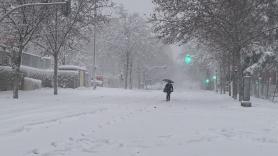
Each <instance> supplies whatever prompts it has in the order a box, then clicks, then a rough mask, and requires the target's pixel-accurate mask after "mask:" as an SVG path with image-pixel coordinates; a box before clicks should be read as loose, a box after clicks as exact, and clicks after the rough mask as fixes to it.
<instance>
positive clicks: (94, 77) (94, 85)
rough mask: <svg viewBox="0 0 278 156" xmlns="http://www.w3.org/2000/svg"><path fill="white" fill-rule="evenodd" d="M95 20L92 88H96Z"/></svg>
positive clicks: (95, 3) (95, 0) (95, 11)
mask: <svg viewBox="0 0 278 156" xmlns="http://www.w3.org/2000/svg"><path fill="white" fill-rule="evenodd" d="M96 5H97V0H94V7H95V8H94V18H95V19H96V18H97V6H96ZM96 27H97V26H96V22H95V23H94V41H93V42H94V48H93V89H96V87H97V84H96V36H97V35H96V32H97V31H96Z"/></svg>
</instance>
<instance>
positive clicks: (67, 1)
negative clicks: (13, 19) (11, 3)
mask: <svg viewBox="0 0 278 156" xmlns="http://www.w3.org/2000/svg"><path fill="white" fill-rule="evenodd" d="M70 4H71V0H65V1H64V2H52V3H28V4H22V5H19V6H17V7H15V8H13V9H11V10H10V11H8V12H7V13H6V14H5V15H3V16H2V17H0V23H1V22H2V21H3V20H4V19H5V18H7V17H8V16H9V15H10V14H11V13H13V12H14V11H16V10H18V9H20V8H24V7H28V6H49V5H63V6H65V7H64V10H63V11H64V12H65V13H64V14H65V16H68V15H69V14H70V12H71V7H70Z"/></svg>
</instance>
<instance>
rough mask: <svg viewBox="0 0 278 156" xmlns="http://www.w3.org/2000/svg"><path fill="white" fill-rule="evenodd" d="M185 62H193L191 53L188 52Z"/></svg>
mask: <svg viewBox="0 0 278 156" xmlns="http://www.w3.org/2000/svg"><path fill="white" fill-rule="evenodd" d="M184 62H185V64H190V63H191V62H192V57H191V55H189V54H187V55H186V56H185V58H184Z"/></svg>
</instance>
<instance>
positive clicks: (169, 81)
mask: <svg viewBox="0 0 278 156" xmlns="http://www.w3.org/2000/svg"><path fill="white" fill-rule="evenodd" d="M162 81H165V82H168V83H174V81H172V80H170V79H163V80H162Z"/></svg>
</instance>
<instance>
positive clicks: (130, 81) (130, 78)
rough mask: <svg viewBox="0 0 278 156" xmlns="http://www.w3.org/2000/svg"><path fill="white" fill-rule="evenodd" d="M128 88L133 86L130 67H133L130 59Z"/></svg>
mask: <svg viewBox="0 0 278 156" xmlns="http://www.w3.org/2000/svg"><path fill="white" fill-rule="evenodd" d="M129 68H130V69H129V89H132V88H133V81H132V70H133V69H132V68H133V64H132V60H131V59H130V67H129Z"/></svg>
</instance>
